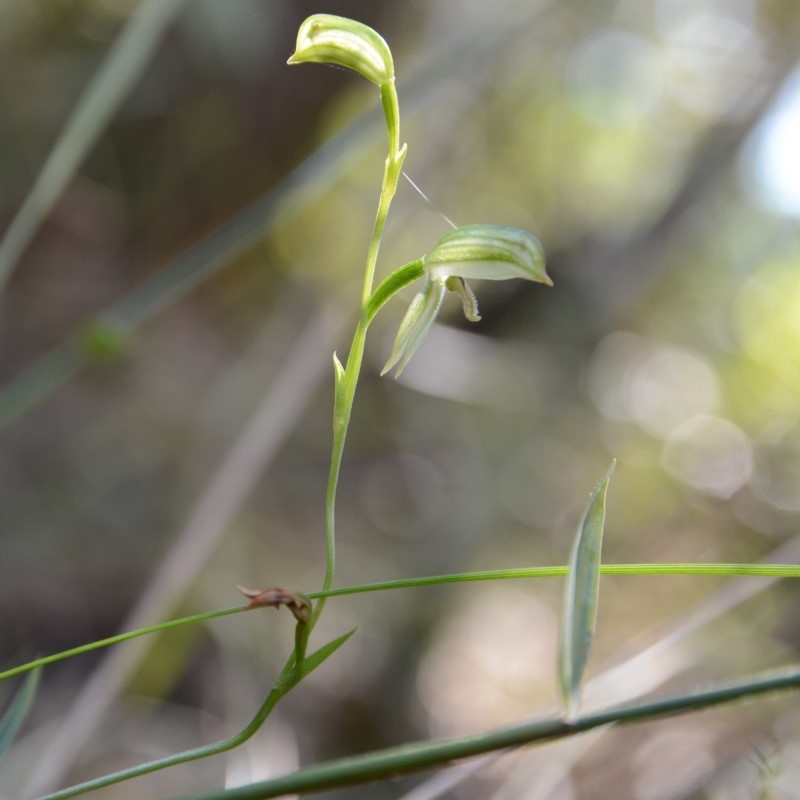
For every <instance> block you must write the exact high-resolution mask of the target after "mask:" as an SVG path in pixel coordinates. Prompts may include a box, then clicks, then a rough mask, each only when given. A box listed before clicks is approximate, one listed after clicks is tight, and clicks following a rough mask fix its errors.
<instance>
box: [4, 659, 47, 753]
mask: <svg viewBox="0 0 800 800" xmlns="http://www.w3.org/2000/svg"><path fill="white" fill-rule="evenodd" d="M40 672H41V670H38V669H35V670H33V671H32V672H31V673H30V674H29V675H28V676H27V677H26V678H25V683H23V684H22V687H21V688H20V690H19V691H18V692H17V694H16V695H15V696H14V699H13V700H12V701H11V705H9V707H8V709H7V711H6V713H5V714H4V715H3V718H2V719H0V756H2V755H3V753H5V751H6V750H7V749H8V747H9V745H10V744H11V742H12V741H13V740H14V737H15V736H16V735H17V731H18V730H19V729H20V727H21V725H22V723H23V722H24V721H25V717H26V716H27V714H28V709H29V708H30V707H31V703H32V702H33V698H34V695H35V694H36V687H37V686H38V685H39V674H40Z"/></svg>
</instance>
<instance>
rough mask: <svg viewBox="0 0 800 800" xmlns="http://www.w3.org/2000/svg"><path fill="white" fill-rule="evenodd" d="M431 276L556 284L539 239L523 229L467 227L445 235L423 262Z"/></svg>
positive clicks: (487, 226)
mask: <svg viewBox="0 0 800 800" xmlns="http://www.w3.org/2000/svg"><path fill="white" fill-rule="evenodd" d="M422 263H423V266H424V267H425V271H426V272H428V273H429V274H430V275H436V276H443V277H450V276H451V275H458V276H459V277H460V278H482V279H483V280H490V281H491V280H505V279H506V278H525V279H526V280H529V281H536V282H537V283H545V284H547V285H548V286H552V285H553V281H552V280H550V276H549V275H548V274H547V272H546V270H545V262H544V250H543V249H542V245H541V244H540V243H539V240H538V239H537V238H536V237H535V236H534V235H533V234H532V233H528V232H527V231H523V230H521V229H520V228H508V227H506V226H504V225H464V226H463V227H461V228H457V229H456V230H454V231H451V232H450V233H448V234H446V235H445V236H443V237H442V238H441V239H440V240H439V242H438V243H437V244H436V246H435V247H434V248H433V250H431V251H430V253H428V255H426V256H425V257H424V258H423V259H422Z"/></svg>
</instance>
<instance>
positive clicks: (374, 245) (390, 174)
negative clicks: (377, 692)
mask: <svg viewBox="0 0 800 800" xmlns="http://www.w3.org/2000/svg"><path fill="white" fill-rule="evenodd" d="M381 99H382V100H383V105H384V110H385V112H386V117H387V122H388V123H389V124H388V128H389V155H388V157H387V158H386V163H385V166H384V170H383V182H382V185H381V195H380V200H379V202H378V212H377V214H376V216H375V225H374V227H373V230H372V238H371V239H370V243H369V249H368V251H367V264H366V269H365V270H364V286H363V290H362V293H361V310H360V313H359V318H358V325H357V326H356V331H355V334H354V335H353V342H352V344H351V346H350V352H349V353H348V356H347V366H346V367H345V369H344V372H343V373H342V374H341V375H339V374H337V376H336V394H335V401H334V417H333V448H332V452H331V464H330V471H329V473H328V487H327V493H326V498H325V578H324V581H323V584H322V592H323V593H325V592H327V591H329V590H330V588H331V586H333V577H334V573H335V570H336V490H337V487H338V485H339V475H340V473H341V469H342V455H343V453H344V445H345V440H346V438H347V429H348V426H349V425H350V416H351V414H352V411H353V402H354V400H355V394H356V387H357V385H358V377H359V375H360V373H361V364H362V361H363V358H364V344H365V342H366V338H367V328H368V327H369V323H370V320H371V316H370V298H371V297H372V285H373V283H374V282H375V267H376V264H377V262H378V251H379V250H380V246H381V239H382V238H383V230H384V228H385V227H386V219H387V217H388V215H389V208H390V206H391V204H392V199H393V198H394V195H395V193H396V192H397V184H398V182H399V181H400V175H401V174H402V171H403V159H404V158H405V154H406V148H405V146H403V147H402V148H400V147H399V130H400V123H399V111H398V103H397V93H396V91H395V88H394V81H391V82H390V83H387V84H384V85H382V86H381ZM390 115H391V116H390ZM390 120H393V121H394V124H392V123H391V121H390ZM324 607H325V597H324V596H323V597H321V598H320V600H319V602H318V603H317V604H316V606H315V607H314V612H313V614H312V616H311V622H310V623H309V625H308V633H309V634H310V632H311V630H313V628H314V625H316V622H317V620H318V619H319V616H320V614H321V613H322V609H323V608H324Z"/></svg>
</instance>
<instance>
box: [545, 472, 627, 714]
mask: <svg viewBox="0 0 800 800" xmlns="http://www.w3.org/2000/svg"><path fill="white" fill-rule="evenodd" d="M616 463H617V462H616V461H612V462H611V466H610V467H609V468H608V470H607V471H606V474H605V475H604V476H603V479H602V480H601V481H600V483H598V484H597V487H596V488H595V490H594V491H593V492H592V495H591V497H590V498H589V503H588V504H587V506H586V510H585V511H584V512H583V517H582V519H581V521H580V524H579V525H578V533H577V535H576V537H575V543H574V545H573V547H572V554H571V556H570V560H569V574H568V576H567V586H566V591H565V594H564V607H563V612H562V620H561V641H560V645H559V651H558V676H559V683H560V688H561V699H562V702H563V704H564V708H565V710H566V714H567V718H574V717H576V716H577V714H578V706H579V705H580V690H581V683H582V682H583V674H584V672H585V671H586V664H587V663H588V661H589V652H590V650H591V647H592V638H593V637H594V627H595V622H596V620H597V603H598V597H599V590H600V550H601V548H602V544H603V527H604V525H605V517H606V490H607V489H608V481H609V480H610V478H611V473H612V472H613V471H614V467H615V465H616Z"/></svg>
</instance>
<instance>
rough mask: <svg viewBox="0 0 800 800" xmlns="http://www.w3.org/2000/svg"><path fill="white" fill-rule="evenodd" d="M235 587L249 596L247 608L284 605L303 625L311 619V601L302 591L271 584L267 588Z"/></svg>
mask: <svg viewBox="0 0 800 800" xmlns="http://www.w3.org/2000/svg"><path fill="white" fill-rule="evenodd" d="M236 588H237V589H238V590H239V591H240V592H241V593H242V594H243V595H244V596H245V597H249V598H250V604H249V605H248V606H247V609H248V610H249V609H251V608H258V607H259V606H273V607H274V608H276V609H277V608H279V607H280V606H286V608H288V609H289V611H291V612H292V614H294V617H295V619H296V620H297V621H298V622H301V623H302V624H303V625H307V624H308V621H309V620H310V619H311V601H310V600H309V599H308V598H307V597H306V596H305V595H304V594H303V593H302V592H296V591H295V590H294V589H284V588H283V587H282V586H271V587H269V588H268V589H245V587H244V586H237V587H236Z"/></svg>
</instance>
